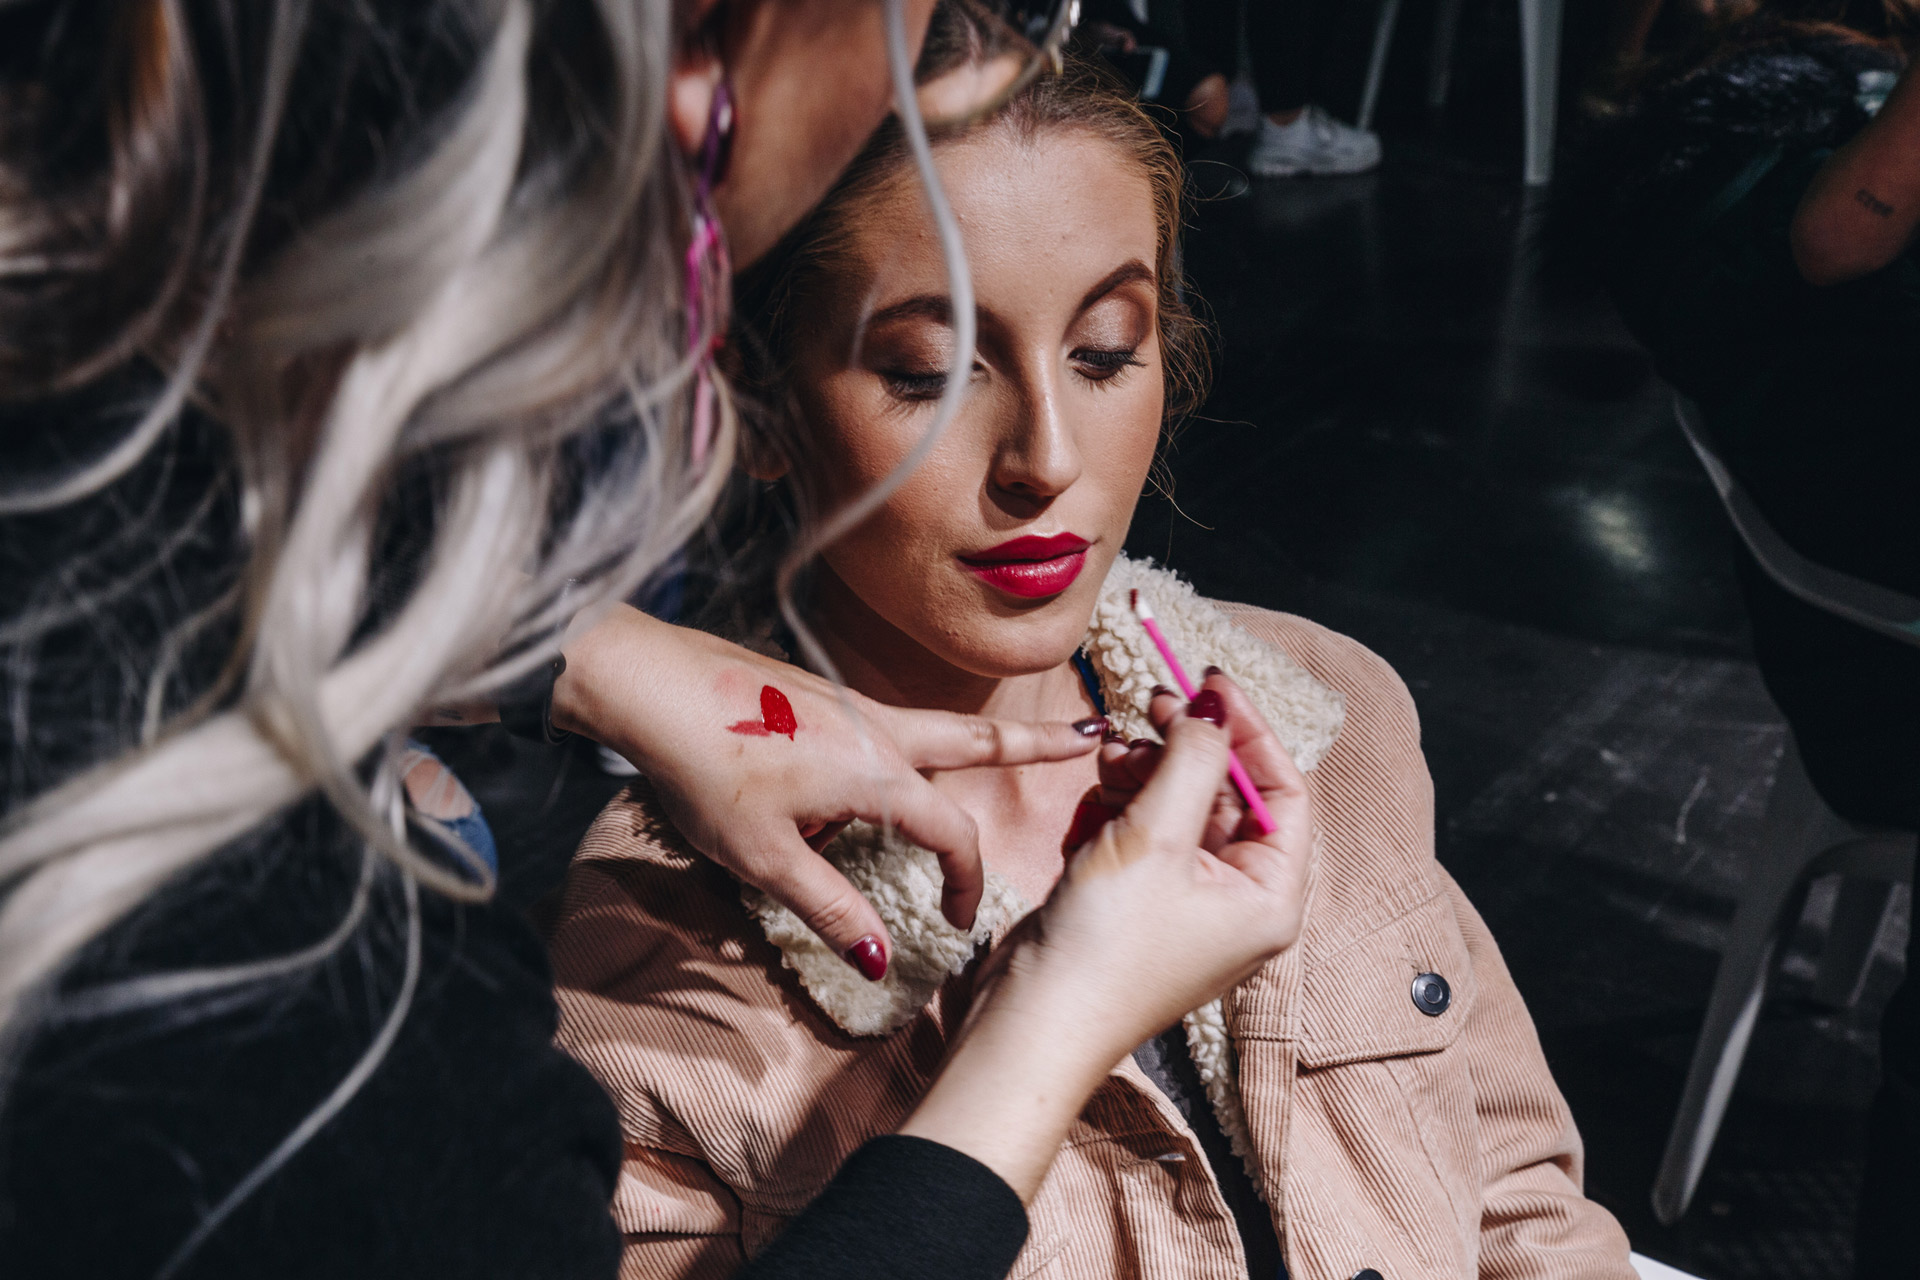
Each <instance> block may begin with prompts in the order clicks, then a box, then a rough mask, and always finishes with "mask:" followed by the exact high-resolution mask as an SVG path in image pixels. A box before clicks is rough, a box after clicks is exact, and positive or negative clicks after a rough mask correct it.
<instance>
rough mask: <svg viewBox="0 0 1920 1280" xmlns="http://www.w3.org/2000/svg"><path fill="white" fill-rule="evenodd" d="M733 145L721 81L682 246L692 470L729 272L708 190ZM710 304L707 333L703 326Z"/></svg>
mask: <svg viewBox="0 0 1920 1280" xmlns="http://www.w3.org/2000/svg"><path fill="white" fill-rule="evenodd" d="M732 146H733V90H732V88H731V87H730V86H729V85H728V83H727V81H726V78H725V77H724V76H723V77H721V79H720V83H719V84H717V85H715V86H714V89H713V109H712V110H711V111H710V112H708V114H707V137H706V141H705V142H703V143H702V144H701V147H700V176H699V178H698V180H697V181H696V182H695V183H694V188H693V226H692V232H693V235H692V240H691V242H690V243H689V244H688V245H687V335H688V350H687V354H688V356H689V357H690V358H691V359H692V360H693V465H694V467H695V469H696V470H698V469H700V468H703V467H704V466H705V465H706V461H707V450H708V448H709V447H711V445H712V443H713V421H714V414H715V411H716V404H715V399H716V393H715V391H714V388H713V357H714V353H715V352H717V351H718V350H719V349H720V346H721V344H722V343H723V342H724V341H725V340H726V321H725V315H724V312H725V305H726V297H727V289H728V285H729V281H730V277H731V272H730V271H729V270H728V266H727V245H726V241H725V239H724V238H722V236H721V232H720V219H719V218H717V217H715V216H714V212H713V189H714V187H716V186H718V185H719V183H720V180H721V179H722V178H723V177H725V176H726V172H727V159H728V156H729V154H730V153H731V151H732ZM709 299H711V300H712V311H713V323H712V334H711V336H706V326H705V321H706V318H707V311H708V305H709Z"/></svg>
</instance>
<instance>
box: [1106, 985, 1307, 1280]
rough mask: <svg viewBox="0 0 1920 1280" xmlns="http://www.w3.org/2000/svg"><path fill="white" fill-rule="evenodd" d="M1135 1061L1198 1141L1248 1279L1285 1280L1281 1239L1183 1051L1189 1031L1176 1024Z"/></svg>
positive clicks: (1137, 1053)
mask: <svg viewBox="0 0 1920 1280" xmlns="http://www.w3.org/2000/svg"><path fill="white" fill-rule="evenodd" d="M1133 1060H1134V1062H1135V1063H1137V1064H1138V1065H1139V1067H1140V1070H1142V1071H1144V1072H1146V1074H1147V1079H1149V1080H1151V1081H1153V1082H1154V1084H1155V1085H1157V1086H1159V1089H1160V1092H1162V1093H1164V1094H1166V1095H1167V1100H1168V1101H1169V1102H1171V1103H1173V1105H1174V1106H1175V1107H1176V1108H1178V1109H1179V1112H1180V1114H1181V1116H1182V1117H1183V1118H1184V1119H1185V1120H1186V1122H1187V1127H1188V1128H1189V1129H1192V1130H1193V1136H1194V1137H1195V1138H1196V1139H1198V1140H1199V1142H1200V1150H1201V1153H1202V1154H1204V1155H1205V1156H1206V1158H1207V1164H1208V1165H1209V1166H1210V1167H1211V1168H1212V1169H1213V1177H1214V1181H1216V1182H1218V1183H1219V1184H1220V1195H1221V1198H1222V1199H1224V1200H1225V1201H1226V1202H1227V1208H1229V1209H1231V1210H1232V1211H1233V1222H1234V1225H1235V1226H1236V1227H1238V1228H1239V1230H1240V1247H1241V1248H1242V1249H1244V1250H1245V1251H1246V1255H1247V1274H1248V1275H1249V1276H1251V1277H1252V1278H1253V1280H1286V1277H1287V1265H1286V1261H1285V1260H1284V1259H1283V1258H1282V1257H1281V1255H1280V1237H1279V1235H1278V1234H1277V1233H1276V1232H1275V1231H1274V1229H1273V1216H1272V1215H1271V1214H1270V1213H1268V1212H1267V1204H1266V1201H1264V1200H1262V1199H1261V1198H1260V1192H1259V1191H1258V1190H1257V1189H1256V1188H1255V1186H1254V1183H1253V1176H1252V1175H1251V1174H1249V1173H1248V1172H1247V1163H1246V1161H1244V1160H1242V1159H1241V1158H1240V1157H1239V1156H1237V1155H1235V1154H1234V1152H1233V1144H1232V1143H1231V1142H1229V1141H1228V1140H1227V1134H1226V1131H1225V1130H1224V1129H1222V1128H1221V1127H1220V1118H1219V1117H1218V1116H1216V1115H1214V1113H1213V1104H1212V1103H1211V1102H1209V1101H1208V1100H1207V1088H1206V1085H1205V1084H1203V1083H1202V1082H1201V1080H1200V1071H1199V1068H1197V1067H1195V1066H1194V1065H1193V1054H1192V1053H1191V1052H1190V1051H1189V1050H1188V1048H1187V1029H1186V1027H1184V1026H1183V1025H1181V1024H1180V1023H1177V1022H1176V1023H1174V1024H1173V1026H1172V1027H1171V1028H1169V1029H1168V1030H1166V1031H1163V1032H1161V1033H1160V1034H1159V1035H1157V1036H1155V1037H1154V1038H1153V1039H1151V1040H1149V1041H1147V1042H1146V1043H1145V1044H1143V1045H1141V1046H1140V1047H1139V1048H1138V1049H1135V1050H1134V1051H1133Z"/></svg>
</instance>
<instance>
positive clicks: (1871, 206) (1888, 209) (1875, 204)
mask: <svg viewBox="0 0 1920 1280" xmlns="http://www.w3.org/2000/svg"><path fill="white" fill-rule="evenodd" d="M1853 200H1854V203H1855V204H1857V205H1859V206H1860V207H1861V208H1862V209H1865V210H1866V211H1867V212H1868V213H1871V214H1873V215H1874V216H1875V217H1879V218H1891V217H1892V216H1893V206H1892V205H1890V204H1888V203H1887V202H1886V201H1884V200H1882V199H1880V198H1879V197H1878V196H1876V195H1874V194H1873V192H1871V191H1869V190H1867V189H1866V188H1865V187H1862V188H1860V189H1859V190H1858V191H1856V192H1854V193H1853Z"/></svg>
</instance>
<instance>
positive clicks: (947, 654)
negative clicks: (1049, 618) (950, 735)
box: [940, 618, 1087, 680]
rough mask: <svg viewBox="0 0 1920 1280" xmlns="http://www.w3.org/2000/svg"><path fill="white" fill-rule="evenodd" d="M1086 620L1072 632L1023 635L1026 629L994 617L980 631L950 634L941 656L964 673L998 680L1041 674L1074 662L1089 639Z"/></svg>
mask: <svg viewBox="0 0 1920 1280" xmlns="http://www.w3.org/2000/svg"><path fill="white" fill-rule="evenodd" d="M1086 621H1087V620H1086V619H1085V618H1081V619H1079V625H1078V626H1075V627H1072V628H1070V629H1069V628H1066V627H1060V626H1049V627H1047V628H1046V633H1045V634H1024V632H1026V631H1027V629H1026V628H1022V627H1018V626H1014V625H1010V624H1009V620H1007V619H1004V618H995V619H991V620H987V621H986V622H985V624H984V625H982V626H981V627H979V628H978V629H972V628H969V629H968V630H967V631H965V632H962V633H960V634H953V633H949V635H948V636H947V638H946V639H947V642H946V643H945V644H943V645H942V646H941V647H940V648H941V650H943V652H942V653H941V656H942V657H943V658H945V659H946V661H948V662H950V663H952V664H953V665H954V666H956V667H959V668H960V669H961V670H962V671H970V672H972V673H973V674H974V675H977V676H987V677H989V678H991V679H995V680H1012V679H1015V678H1017V677H1019V676H1031V675H1039V674H1040V673H1041V672H1043V671H1052V670H1053V669H1054V668H1055V667H1058V666H1060V665H1061V664H1062V663H1065V662H1067V661H1070V660H1071V659H1072V657H1073V655H1074V653H1075V651H1077V650H1078V649H1079V648H1080V642H1081V641H1082V640H1083V639H1085V637H1086V633H1087V628H1086ZM1036 630H1037V629H1036ZM1009 632H1021V633H1023V634H1009Z"/></svg>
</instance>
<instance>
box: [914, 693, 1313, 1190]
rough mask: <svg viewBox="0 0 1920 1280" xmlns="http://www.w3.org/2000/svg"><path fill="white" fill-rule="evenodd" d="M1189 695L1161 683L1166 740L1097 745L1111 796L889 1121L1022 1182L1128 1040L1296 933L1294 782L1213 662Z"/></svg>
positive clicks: (1223, 984)
mask: <svg viewBox="0 0 1920 1280" xmlns="http://www.w3.org/2000/svg"><path fill="white" fill-rule="evenodd" d="M1193 711H1194V712H1197V713H1199V714H1198V715H1196V714H1191V713H1189V711H1188V710H1187V708H1186V705H1185V704H1184V703H1183V702H1181V701H1180V700H1179V699H1178V698H1174V697H1171V696H1169V697H1166V698H1156V699H1155V705H1154V707H1153V709H1152V714H1153V718H1154V720H1155V723H1156V724H1157V725H1158V726H1159V727H1160V728H1161V731H1162V733H1163V734H1164V735H1165V737H1166V745H1165V747H1154V748H1151V749H1149V748H1146V747H1141V748H1136V749H1134V750H1133V751H1126V750H1119V749H1118V747H1117V744H1116V746H1115V747H1110V748H1107V749H1105V750H1103V753H1102V755H1103V769H1102V780H1103V783H1105V784H1109V785H1110V789H1111V793H1112V796H1113V798H1115V799H1119V800H1125V801H1126V802H1127V803H1126V805H1125V809H1124V811H1123V812H1122V813H1121V814H1120V816H1119V817H1117V818H1115V819H1114V820H1113V821H1112V822H1110V823H1108V824H1106V825H1105V826H1104V827H1103V828H1101V830H1100V832H1099V833H1098V834H1097V835H1096V836H1094V838H1093V839H1091V840H1089V841H1088V842H1087V844H1086V845H1084V846H1083V847H1082V848H1081V849H1080V850H1079V852H1078V853H1076V854H1075V855H1074V857H1073V858H1072V859H1071V860H1070V861H1069V863H1068V864H1067V869H1066V873H1065V875H1064V876H1063V877H1062V878H1061V881H1060V884H1059V885H1058V887H1057V888H1055V890H1054V892H1053V895H1052V897H1050V898H1049V899H1048V900H1047V902H1046V904H1045V905H1044V906H1042V907H1041V908H1040V909H1039V910H1038V911H1036V912H1034V913H1033V914H1032V915H1030V916H1028V917H1027V918H1026V919H1025V920H1023V921H1022V922H1021V923H1020V924H1019V926H1018V927H1016V928H1015V929H1014V930H1013V932H1012V933H1010V934H1009V935H1008V936H1007V938H1006V940H1005V941H1004V942H1002V943H1001V945H1000V946H999V947H997V948H995V950H994V953H993V955H992V956H991V957H989V959H988V961H987V963H986V965H985V966H983V968H982V972H981V977H980V987H979V989H978V994H977V996H976V998H975V1001H974V1005H973V1008H972V1010H971V1011H970V1012H969V1014H968V1018H967V1021H966V1023H965V1025H964V1026H963V1027H962V1029H961V1031H960V1033H959V1036H958V1037H957V1040H956V1043H955V1046H954V1049H953V1052H952V1054H951V1055H950V1057H949V1058H948V1061H947V1065H946V1067H945V1068H944V1069H943V1070H942V1073H941V1075H940V1078H939V1079H938V1080H937V1081H935V1083H934V1085H933V1087H932V1089H930V1090H929V1091H928V1093H927V1095H926V1097H925V1098H924V1099H922V1101H921V1103H920V1106H919V1107H918V1108H916V1109H915V1111H914V1113H913V1115H912V1116H910V1117H909V1118H908V1120H907V1123H906V1124H905V1125H904V1126H903V1127H902V1129H901V1132H903V1133H908V1134H913V1135H915V1136H918V1137H923V1138H929V1139H932V1140H934V1141H937V1142H943V1143H945V1144H947V1145H948V1146H951V1147H955V1148H957V1149H959V1150H961V1151H965V1152H966V1153H967V1154H969V1155H971V1156H973V1157H974V1158H975V1159H977V1160H979V1161H981V1162H982V1163H984V1164H986V1165H987V1166H988V1167H989V1168H991V1169H993V1170H994V1171H995V1172H996V1173H998V1174H999V1175H1000V1176H1001V1177H1002V1178H1004V1179H1005V1180H1006V1181H1007V1183H1008V1185H1010V1186H1012V1187H1013V1189H1014V1190H1015V1191H1016V1192H1018V1193H1019V1194H1020V1195H1021V1196H1022V1198H1031V1196H1032V1194H1033V1193H1034V1191H1035V1190H1037V1189H1038V1187H1039V1185H1040V1181H1041V1179H1042V1178H1044V1177H1045V1176H1046V1171H1047V1168H1048V1166H1049V1165H1050V1164H1051V1163H1052V1161H1053V1154H1054V1151H1055V1150H1056V1149H1057V1147H1058V1145H1059V1143H1060V1141H1061V1140H1062V1138H1064V1136H1065V1134H1066V1130H1067V1126H1068V1125H1070V1124H1071V1123H1072V1121H1073V1118H1074V1116H1075V1115H1077V1114H1078V1113H1079V1110H1080V1108H1081V1106H1082V1105H1083V1104H1084V1103H1085V1101H1086V1099H1087V1097H1088V1096H1089V1095H1090V1094H1091V1093H1092V1091H1093V1090H1094V1089H1095V1088H1096V1087H1098V1085H1099V1083H1100V1081H1101V1080H1102V1079H1103V1078H1105V1076H1106V1073H1107V1072H1108V1071H1110V1070H1112V1069H1113V1066H1114V1064H1115V1063H1116V1062H1118V1061H1119V1060H1120V1058H1121V1057H1122V1056H1123V1055H1125V1054H1127V1053H1129V1052H1131V1051H1132V1050H1133V1048H1134V1047H1135V1046H1136V1045H1138V1044H1140V1042H1141V1041H1143V1040H1146V1039H1147V1038H1148V1037H1150V1036H1152V1035H1155V1034H1157V1033H1158V1032H1160V1031H1162V1030H1164V1029H1165V1028H1166V1027H1168V1026H1170V1025H1172V1023H1173V1022H1174V1021H1175V1020H1177V1019H1178V1018H1180V1017H1181V1016H1182V1015H1183V1014H1185V1013H1187V1012H1188V1011H1190V1010H1192V1009H1195V1008H1197V1007H1199V1006H1200V1005H1202V1004H1205V1003H1206V1002H1207V1001H1208V1000H1211V999H1213V998H1214V997H1215V996H1218V995H1220V994H1221V993H1222V992H1224V991H1225V990H1227V989H1228V988H1229V987H1231V986H1233V985H1234V984H1235V983H1237V982H1239V981H1241V980H1242V979H1244V978H1246V977H1247V976H1248V975H1249V974H1251V973H1253V972H1254V970H1256V969H1258V968H1259V967H1260V966H1261V965H1262V964H1264V963H1266V962H1267V961H1268V960H1269V959H1271V958H1272V957H1273V956H1275V955H1276V954H1278V953H1279V952H1281V951H1282V950H1284V949H1285V948H1287V947H1289V946H1291V945H1292V944H1293V942H1294V941H1295V939H1297V938H1298V937H1299V934H1300V927H1301V922H1302V920H1303V918H1304V915H1305V910H1306V896H1307V880H1308V871H1309V868H1310V865H1311V861H1312V850H1313V841H1314V832H1313V803H1312V797H1311V794H1310V793H1309V791H1308V789H1307V784H1306V782H1305V780H1304V779H1303V778H1302V777H1301V776H1300V772H1299V770H1297V769H1296V768H1294V766H1293V762H1292V760H1291V759H1289V758H1288V756H1287V753H1286V750H1285V748H1283V747H1282V746H1281V745H1280V742H1279V740H1278V739H1277V738H1275V737H1274V736H1273V733H1272V731H1271V730H1269V729H1268V728H1267V726H1266V724H1265V722H1264V721H1263V720H1262V719H1261V717H1260V714H1259V712H1258V711H1256V710H1255V709H1254V707H1253V704H1252V703H1251V702H1249V701H1248V700H1247V698H1246V696H1245V695H1244V694H1242V693H1241V692H1240V691H1239V689H1238V688H1236V687H1235V686H1234V685H1233V683H1232V682H1231V681H1229V680H1228V679H1226V677H1224V676H1220V675H1213V674H1210V675H1209V676H1208V678H1207V680H1206V682H1205V685H1204V686H1203V688H1202V690H1201V693H1200V696H1199V697H1198V698H1196V699H1195V701H1194V704H1193ZM1222 721H1223V722H1224V725H1225V728H1224V731H1223V730H1222V728H1219V727H1216V724H1217V723H1218V722H1222ZM1230 743H1231V745H1232V747H1233V749H1234V750H1235V751H1237V752H1238V753H1239V756H1240V762H1241V763H1242V764H1243V765H1245V766H1246V770H1247V774H1248V776H1249V777H1250V778H1252V780H1253V783H1254V785H1255V786H1257V787H1258V788H1259V789H1260V794H1261V798H1262V799H1264V800H1265V801H1266V803H1267V806H1268V808H1269V809H1271V810H1272V812H1273V816H1274V819H1275V821H1276V823H1277V824H1278V829H1277V830H1276V831H1274V832H1273V834H1271V835H1263V834H1262V833H1261V832H1260V829H1259V827H1258V826H1257V825H1256V824H1255V823H1254V822H1253V821H1252V819H1251V818H1249V817H1248V816H1247V814H1246V812H1245V810H1244V808H1243V807H1242V805H1241V801H1240V799H1239V797H1238V796H1237V795H1236V794H1235V793H1234V792H1233V790H1232V788H1231V787H1230V786H1229V784H1228V782H1227V749H1228V746H1229V744H1230ZM1116 765H1119V766H1121V767H1119V768H1116V767H1114V766H1116Z"/></svg>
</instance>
